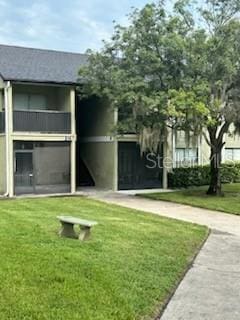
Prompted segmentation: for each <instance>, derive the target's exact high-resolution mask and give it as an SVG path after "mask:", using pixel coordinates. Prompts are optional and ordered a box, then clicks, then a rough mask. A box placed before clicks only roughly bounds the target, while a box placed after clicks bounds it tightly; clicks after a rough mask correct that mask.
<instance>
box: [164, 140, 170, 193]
mask: <svg viewBox="0 0 240 320" xmlns="http://www.w3.org/2000/svg"><path fill="white" fill-rule="evenodd" d="M168 160H169V159H168V144H167V141H165V142H164V143H163V189H167V188H168V168H167V166H168Z"/></svg>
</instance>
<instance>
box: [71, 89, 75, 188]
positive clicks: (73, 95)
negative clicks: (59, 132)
mask: <svg viewBox="0 0 240 320" xmlns="http://www.w3.org/2000/svg"><path fill="white" fill-rule="evenodd" d="M75 101H76V97H75V89H71V91H70V110H71V128H72V132H71V133H72V138H71V193H75V192H76V111H75V107H76V106H75Z"/></svg>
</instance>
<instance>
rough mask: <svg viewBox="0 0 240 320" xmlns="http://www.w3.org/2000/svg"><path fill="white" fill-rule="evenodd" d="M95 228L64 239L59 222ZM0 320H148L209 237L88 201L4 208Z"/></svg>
mask: <svg viewBox="0 0 240 320" xmlns="http://www.w3.org/2000/svg"><path fill="white" fill-rule="evenodd" d="M61 213H63V214H68V215H69V214H71V215H75V216H78V217H82V218H87V219H92V220H97V221H98V222H99V224H98V225H97V226H95V227H94V229H93V232H92V239H91V240H90V241H88V242H84V243H80V242H79V241H78V240H71V239H66V238H59V237H58V235H57V230H58V229H59V222H58V221H57V219H56V216H57V215H59V214H61ZM0 228H1V229H0V243H1V250H0V283H1V285H0V319H1V320H9V319H11V320H14V319H17V320H23V319H24V320H30V319H34V320H37V319H39V320H45V319H46V320H56V319H57V320H61V319H64V320H68V319H69V320H76V319H84V320H93V319H94V320H112V319H118V320H121V319H122V320H130V319H131V320H133V319H151V317H153V316H154V315H156V313H157V312H159V311H160V309H161V307H162V306H163V304H164V302H165V301H166V299H167V298H168V296H169V294H170V293H171V292H172V290H173V289H174V288H175V286H176V284H177V283H178V281H179V279H180V278H181V277H182V275H183V273H184V272H185V270H186V268H187V267H188V265H189V263H190V262H191V260H192V258H193V257H194V255H195V254H196V252H197V250H198V249H199V247H200V246H201V244H202V243H203V241H204V239H205V238H206V236H207V233H208V231H207V229H206V228H204V227H200V226H197V225H193V224H188V223H184V222H179V221H175V220H168V219H165V218H160V217H157V216H154V215H151V214H144V213H140V212H137V211H133V210H130V209H126V208H121V207H118V206H113V205H107V204H103V203H100V202H97V201H93V200H89V199H86V198H80V197H79V198H48V199H19V200H2V201H0Z"/></svg>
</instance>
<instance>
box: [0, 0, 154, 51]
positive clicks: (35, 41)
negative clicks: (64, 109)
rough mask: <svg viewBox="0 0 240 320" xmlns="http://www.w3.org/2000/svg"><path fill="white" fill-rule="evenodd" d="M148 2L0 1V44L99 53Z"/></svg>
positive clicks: (107, 0)
mask: <svg viewBox="0 0 240 320" xmlns="http://www.w3.org/2000/svg"><path fill="white" fill-rule="evenodd" d="M147 2H148V0H118V1H116V0H58V1H57V0H38V1H37V0H21V1H19V0H0V21H1V23H0V43H1V44H8V45H19V46H27V47H33V48H43V49H55V50H62V51H71V52H81V53H84V52H85V51H86V49H88V48H90V49H93V50H98V49H99V48H101V46H102V40H103V39H105V40H108V39H109V38H110V36H111V34H112V31H113V20H115V21H116V22H118V23H120V24H123V25H125V24H126V23H127V17H126V14H127V13H129V12H131V10H132V9H131V8H132V7H137V8H141V7H143V6H144V5H145V4H146V3H147Z"/></svg>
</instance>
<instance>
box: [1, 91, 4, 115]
mask: <svg viewBox="0 0 240 320" xmlns="http://www.w3.org/2000/svg"><path fill="white" fill-rule="evenodd" d="M3 107H4V90H3V89H1V88H0V112H1V111H3Z"/></svg>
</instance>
